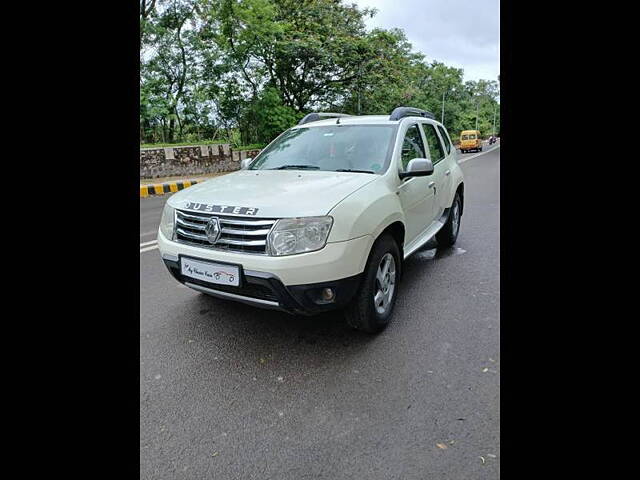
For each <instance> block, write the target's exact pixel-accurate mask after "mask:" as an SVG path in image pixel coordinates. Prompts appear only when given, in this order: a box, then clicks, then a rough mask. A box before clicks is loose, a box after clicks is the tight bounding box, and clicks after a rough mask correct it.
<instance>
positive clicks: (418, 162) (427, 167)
mask: <svg viewBox="0 0 640 480" xmlns="http://www.w3.org/2000/svg"><path fill="white" fill-rule="evenodd" d="M432 173H433V163H431V160H429V159H428V158H414V159H413V160H411V161H410V162H409V164H408V165H407V171H406V172H400V178H401V179H404V178H407V177H426V176H429V175H431V174H432Z"/></svg>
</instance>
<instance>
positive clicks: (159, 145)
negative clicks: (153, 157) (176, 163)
mask: <svg viewBox="0 0 640 480" xmlns="http://www.w3.org/2000/svg"><path fill="white" fill-rule="evenodd" d="M223 143H229V142H225V141H224V140H198V141H196V142H179V143H141V144H140V148H165V147H191V146H194V147H197V146H199V145H220V144H223Z"/></svg>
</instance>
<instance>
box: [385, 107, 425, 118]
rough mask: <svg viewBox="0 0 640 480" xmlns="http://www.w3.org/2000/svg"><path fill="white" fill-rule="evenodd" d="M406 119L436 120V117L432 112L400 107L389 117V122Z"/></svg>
mask: <svg viewBox="0 0 640 480" xmlns="http://www.w3.org/2000/svg"><path fill="white" fill-rule="evenodd" d="M404 117H425V118H432V119H434V120H435V118H436V117H435V115H434V114H433V113H431V112H427V111H426V110H421V109H419V108H413V107H398V108H395V109H394V110H393V112H391V115H390V116H389V120H400V119H401V118H404Z"/></svg>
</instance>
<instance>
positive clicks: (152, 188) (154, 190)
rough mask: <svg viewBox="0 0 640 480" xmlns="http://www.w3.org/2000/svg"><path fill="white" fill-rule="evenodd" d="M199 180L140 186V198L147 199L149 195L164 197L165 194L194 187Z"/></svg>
mask: <svg viewBox="0 0 640 480" xmlns="http://www.w3.org/2000/svg"><path fill="white" fill-rule="evenodd" d="M198 182H199V180H180V181H176V182H165V183H156V184H147V185H142V184H141V185H140V197H148V196H149V195H164V194H165V193H174V192H177V191H178V190H184V189H185V188H188V187H190V186H191V185H195V184H196V183H198Z"/></svg>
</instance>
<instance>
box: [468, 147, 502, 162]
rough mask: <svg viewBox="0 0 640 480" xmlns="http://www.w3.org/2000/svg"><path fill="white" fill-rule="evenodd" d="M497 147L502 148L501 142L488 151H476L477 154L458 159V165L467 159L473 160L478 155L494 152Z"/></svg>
mask: <svg viewBox="0 0 640 480" xmlns="http://www.w3.org/2000/svg"><path fill="white" fill-rule="evenodd" d="M496 148H500V144H498V145H496V146H495V147H493V148H492V149H491V150H487V151H486V152H480V153H476V154H475V155H471V156H470V157H464V158H463V159H461V160H458V165H459V164H461V163H464V162H466V161H467V160H471V159H472V158H476V157H479V156H480V155H484V154H485V153H490V152H493V151H494V150H495V149H496Z"/></svg>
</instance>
